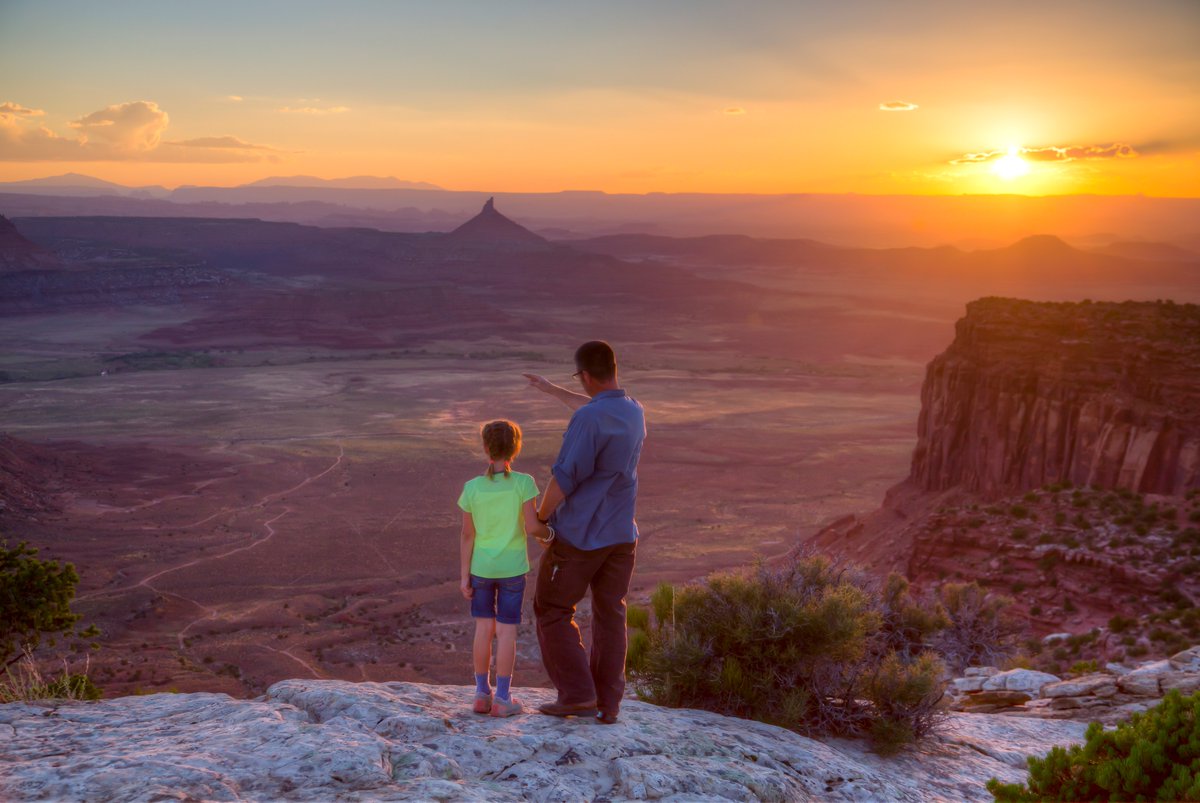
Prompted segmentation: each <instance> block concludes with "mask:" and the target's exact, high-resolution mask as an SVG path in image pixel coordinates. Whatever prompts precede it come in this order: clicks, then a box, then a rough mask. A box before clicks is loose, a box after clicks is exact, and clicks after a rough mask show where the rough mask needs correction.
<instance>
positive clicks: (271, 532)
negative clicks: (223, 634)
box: [76, 443, 346, 607]
mask: <svg viewBox="0 0 1200 803" xmlns="http://www.w3.org/2000/svg"><path fill="white" fill-rule="evenodd" d="M345 456H346V450H345V447H344V446H343V445H342V444H340V443H339V444H338V455H337V458H336V459H335V460H334V461H333V463H332V464H330V465H329V467H328V468H326V469H324V470H323V471H320V472H318V473H316V474H313V475H310V476H308V477H306V478H305V479H303V480H302V481H300V482H299V483H297V484H296V485H293V486H292V487H290V488H285V489H284V490H282V491H273V492H272V493H269V494H266V495H265V496H263V497H261V498H259V499H258V500H257V501H254V502H251V503H249V504H246V505H242V506H241V507H233V508H224V509H222V510H220V511H217V512H216V513H214V514H212V515H211V516H207V517H205V518H203V519H201V520H200V521H197V522H193V523H192V524H186V525H183V527H182V529H189V528H192V527H197V526H199V525H201V524H204V523H205V522H208V521H211V520H212V519H214V518H217V517H218V516H222V515H226V514H233V513H241V512H243V511H246V510H253V509H261V508H265V507H266V506H267V505H268V504H270V503H271V501H272V500H275V499H278V498H280V497H283V496H286V495H287V494H291V493H295V492H296V491H298V490H300V489H301V488H303V487H305V486H307V485H309V484H310V483H313V482H316V481H317V480H319V479H321V478H322V477H324V476H326V475H327V474H329V473H330V472H331V471H333V470H334V469H336V468H337V467H338V466H340V465H341V463H342V461H343V459H345ZM293 510H294V509H293V508H292V507H290V506H288V507H285V508H284V510H283V512H282V513H280V514H278V515H276V516H274V517H273V518H271V519H268V520H267V521H265V522H263V526H264V527H266V529H267V534H266V535H265V536H264V537H262V538H257V539H253V540H251V542H250V543H249V544H244V545H242V546H239V547H235V548H233V549H230V550H227V551H225V552H221V553H219V554H216V555H204V556H202V557H198V558H194V559H192V560H189V561H187V562H186V563H181V564H179V565H177V566H170V567H168V568H166V569H162V570H160V571H157V572H155V573H154V574H151V575H149V576H147V577H145V578H143V579H141V580H139V581H138V582H136V583H132V584H130V585H127V586H121V587H120V588H109V589H101V590H99V591H93V592H91V593H90V594H84V595H82V596H79V597H77V598H76V599H77V600H79V601H83V600H87V599H94V598H97V597H105V596H112V595H114V594H120V593H123V592H125V591H132V590H133V589H136V588H149V589H151V590H152V591H155V592H158V593H162V592H160V591H159V589H157V588H155V587H154V586H153V585H151V584H152V583H153V581H155V580H157V579H158V578H160V577H162V576H163V575H167V574H172V573H174V572H178V571H181V570H183V569H188V568H191V567H192V566H196V565H198V564H201V563H205V562H208V561H214V560H221V559H222V558H227V557H229V556H230V555H236V554H238V553H239V552H245V551H246V550H248V549H253V548H255V547H257V546H261V545H262V544H265V543H267V542H268V541H270V540H271V539H272V538H274V537H275V533H276V530H275V528H274V527H273V526H272V525H274V523H275V522H277V521H279V520H280V519H281V518H283V517H284V516H286V515H288V514H289V513H292V512H293ZM176 596H178V595H176ZM197 604H198V603H197ZM200 607H204V606H200Z"/></svg>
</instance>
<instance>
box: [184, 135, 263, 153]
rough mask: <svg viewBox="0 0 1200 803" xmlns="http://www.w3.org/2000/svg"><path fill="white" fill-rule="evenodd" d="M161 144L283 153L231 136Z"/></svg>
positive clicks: (197, 138)
mask: <svg viewBox="0 0 1200 803" xmlns="http://www.w3.org/2000/svg"><path fill="white" fill-rule="evenodd" d="M163 144H164V145H171V146H173V147H177V148H228V149H230V150H238V151H274V152H275V153H283V151H281V150H279V149H278V148H272V147H271V146H270V145H255V144H254V143H252V142H246V141H245V140H242V139H238V138H237V137H231V136H226V137H196V138H195V139H176V140H171V141H169V142H164V143H163Z"/></svg>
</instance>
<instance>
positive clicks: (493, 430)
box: [479, 419, 521, 480]
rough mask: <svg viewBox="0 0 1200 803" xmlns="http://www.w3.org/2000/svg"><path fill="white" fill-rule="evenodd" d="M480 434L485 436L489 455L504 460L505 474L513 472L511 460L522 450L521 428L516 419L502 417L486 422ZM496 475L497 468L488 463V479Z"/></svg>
mask: <svg viewBox="0 0 1200 803" xmlns="http://www.w3.org/2000/svg"><path fill="white" fill-rule="evenodd" d="M479 434H480V435H481V436H482V437H483V448H484V449H486V450H487V453H488V457H490V458H492V460H503V461H504V476H506V477H507V476H508V475H509V474H511V473H512V472H511V471H510V469H509V467H508V464H509V462H511V461H512V459H513V458H514V457H516V456H517V455H518V454H519V453H520V452H521V428H520V427H519V426H517V424H516V422H514V421H507V420H504V419H501V420H499V421H489V422H488V423H486V424H484V425H483V426H482V427H480V429H479ZM495 475H496V469H495V468H493V467H492V464H491V463H488V469H487V476H488V479H489V480H490V479H492V478H493V477H494V476H495Z"/></svg>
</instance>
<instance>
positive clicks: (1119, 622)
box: [1108, 614, 1137, 633]
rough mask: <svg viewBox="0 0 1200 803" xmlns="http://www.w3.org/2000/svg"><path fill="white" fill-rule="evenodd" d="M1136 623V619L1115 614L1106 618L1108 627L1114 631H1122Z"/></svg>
mask: <svg viewBox="0 0 1200 803" xmlns="http://www.w3.org/2000/svg"><path fill="white" fill-rule="evenodd" d="M1136 624H1137V619H1134V618H1131V617H1128V616H1121V615H1120V614H1117V615H1116V616H1114V617H1112V618H1111V619H1109V620H1108V629H1109V630H1111V631H1112V632H1114V633H1124V632H1125V631H1126V630H1128V629H1129V628H1131V627H1133V626H1134V625H1136Z"/></svg>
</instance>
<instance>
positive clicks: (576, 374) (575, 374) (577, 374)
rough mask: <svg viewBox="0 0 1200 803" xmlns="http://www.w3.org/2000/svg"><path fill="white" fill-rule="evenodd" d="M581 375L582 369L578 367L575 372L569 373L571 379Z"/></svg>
mask: <svg viewBox="0 0 1200 803" xmlns="http://www.w3.org/2000/svg"><path fill="white" fill-rule="evenodd" d="M582 375H583V370H582V369H580V370H578V371H576V372H575V373H573V374H571V378H572V379H578V378H579V377H581V376H582Z"/></svg>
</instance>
